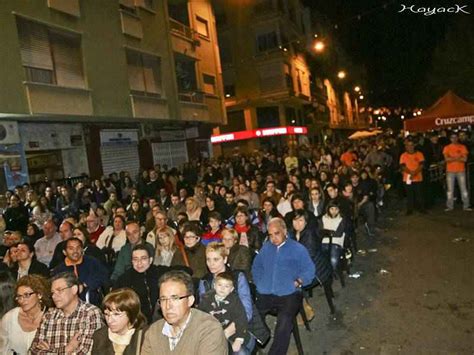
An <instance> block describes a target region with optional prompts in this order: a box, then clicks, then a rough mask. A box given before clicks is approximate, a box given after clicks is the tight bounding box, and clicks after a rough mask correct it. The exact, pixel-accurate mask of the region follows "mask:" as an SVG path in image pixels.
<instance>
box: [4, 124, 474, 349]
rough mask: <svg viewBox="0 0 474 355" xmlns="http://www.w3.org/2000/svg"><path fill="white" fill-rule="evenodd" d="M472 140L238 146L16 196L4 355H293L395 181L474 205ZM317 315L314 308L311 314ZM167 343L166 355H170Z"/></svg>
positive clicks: (374, 231)
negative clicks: (310, 298) (317, 300)
mask: <svg viewBox="0 0 474 355" xmlns="http://www.w3.org/2000/svg"><path fill="white" fill-rule="evenodd" d="M472 147H473V146H472V143H471V140H470V139H469V138H468V135H467V133H466V132H461V134H460V135H459V134H458V133H456V132H437V133H435V134H432V135H430V136H423V135H419V136H410V137H407V138H403V137H402V136H394V135H392V134H384V135H381V136H379V137H376V138H371V139H370V140H364V141H358V142H350V141H345V142H342V143H340V144H331V143H329V142H328V144H326V145H324V146H322V147H309V146H298V147H290V148H289V149H287V150H286V151H283V152H263V151H256V152H255V153H254V154H252V155H248V156H246V155H242V154H239V153H238V152H236V153H235V154H234V155H232V156H229V157H221V158H217V159H211V160H195V161H192V162H190V163H187V164H184V166H182V167H181V168H180V169H178V168H172V169H168V168H167V167H166V166H160V165H157V166H155V167H153V168H150V169H145V170H143V171H142V172H141V173H140V174H139V176H136V177H135V176H130V174H129V173H127V172H125V171H123V172H120V173H112V174H110V175H109V176H107V177H102V178H101V179H95V180H94V179H90V178H89V177H88V176H83V177H81V178H78V179H76V180H75V181H74V182H73V181H71V180H65V181H63V182H61V183H60V182H56V181H51V182H47V181H45V182H43V183H40V184H37V185H35V186H30V185H29V184H24V185H22V186H17V187H16V188H15V189H14V191H6V192H5V194H4V195H3V196H1V197H0V208H1V209H2V210H1V211H0V212H2V219H1V220H0V228H1V229H2V230H3V241H2V243H1V245H0V258H1V262H0V317H2V318H1V323H0V353H1V354H27V353H28V352H31V353H32V354H50V353H67V354H69V353H74V354H87V353H92V354H109V353H110V354H138V353H141V354H152V353H156V352H159V353H164V354H167V353H172V352H177V353H180V354H193V353H196V354H202V353H207V354H227V353H232V354H250V353H252V351H254V350H255V349H256V347H257V346H263V345H264V344H265V343H266V342H268V340H269V338H270V331H269V329H268V327H267V326H266V323H265V317H266V315H267V314H272V315H275V316H276V319H277V322H276V326H275V329H274V331H273V337H272V338H273V340H272V344H271V347H270V350H269V353H270V354H286V352H287V350H288V347H289V342H290V336H291V332H292V330H293V327H294V324H295V322H294V320H295V319H296V316H297V314H298V313H299V312H300V310H301V309H302V307H303V308H306V307H308V304H305V301H304V300H305V298H304V295H305V293H306V292H308V290H309V289H311V288H313V287H316V286H317V285H327V284H328V283H329V284H330V283H331V282H332V280H333V278H338V277H342V273H343V272H344V270H347V269H344V268H345V266H346V265H347V264H348V263H350V262H351V260H352V258H353V257H354V255H356V253H357V250H358V248H357V237H361V236H364V237H365V238H369V239H374V238H379V237H381V231H380V229H379V228H378V226H377V220H378V217H379V215H380V213H381V212H382V211H383V209H384V208H385V206H386V205H387V201H386V199H385V196H386V191H387V190H388V189H390V188H391V187H393V188H394V189H395V190H397V191H398V192H400V193H402V192H404V193H405V194H406V196H407V210H406V212H407V214H412V213H413V212H414V211H415V210H418V211H420V212H425V210H426V208H429V206H430V204H432V203H433V201H432V200H430V199H427V198H426V197H427V196H429V197H430V198H431V197H433V196H436V195H438V196H441V194H442V191H443V186H442V184H440V181H439V180H436V181H435V180H430V177H429V175H430V174H429V173H428V171H429V169H430V166H432V165H433V164H443V166H444V165H445V168H446V189H447V190H446V211H451V210H452V209H453V208H454V200H455V198H456V197H457V195H456V191H457V190H456V189H455V182H457V186H458V189H459V197H460V200H461V201H462V204H463V206H462V207H463V209H464V210H465V211H470V210H471V209H470V201H469V193H468V186H467V182H466V166H467V162H468V159H469V157H470V156H472V154H471V155H470V152H471V151H472ZM309 307H310V306H309ZM158 349H159V350H158Z"/></svg>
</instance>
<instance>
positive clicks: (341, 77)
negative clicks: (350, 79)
mask: <svg viewBox="0 0 474 355" xmlns="http://www.w3.org/2000/svg"><path fill="white" fill-rule="evenodd" d="M337 77H338V78H339V79H344V78H345V77H346V72H345V71H344V70H340V71H339V72H338V73H337Z"/></svg>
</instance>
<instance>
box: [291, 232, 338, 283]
mask: <svg viewBox="0 0 474 355" xmlns="http://www.w3.org/2000/svg"><path fill="white" fill-rule="evenodd" d="M290 237H291V238H292V239H295V240H296V235H295V233H294V232H293V233H290ZM321 240H322V237H321V235H320V233H319V231H318V228H317V225H313V227H311V226H310V225H307V226H306V228H305V229H303V231H302V232H301V233H300V240H299V242H300V243H301V244H302V245H303V246H304V247H305V248H306V249H307V250H308V253H309V256H310V257H311V260H313V262H314V266H315V269H316V278H317V279H318V281H319V283H321V284H323V283H326V282H327V281H329V280H330V279H331V277H332V267H331V263H330V260H329V257H328V256H327V255H326V254H324V253H323V251H322V249H321Z"/></svg>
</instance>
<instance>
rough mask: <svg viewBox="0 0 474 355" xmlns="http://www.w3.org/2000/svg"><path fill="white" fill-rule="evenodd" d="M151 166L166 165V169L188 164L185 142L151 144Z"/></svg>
mask: <svg viewBox="0 0 474 355" xmlns="http://www.w3.org/2000/svg"><path fill="white" fill-rule="evenodd" d="M151 147H152V151H153V164H160V165H161V166H163V165H165V164H166V165H167V166H168V168H173V167H178V166H180V165H181V164H183V163H186V162H188V148H187V146H186V141H175V142H163V143H153V144H152V146H151Z"/></svg>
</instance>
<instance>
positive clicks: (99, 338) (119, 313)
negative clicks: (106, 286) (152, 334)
mask: <svg viewBox="0 0 474 355" xmlns="http://www.w3.org/2000/svg"><path fill="white" fill-rule="evenodd" d="M102 304H103V308H104V315H105V321H106V322H107V326H105V327H102V328H100V329H98V330H97V331H96V332H95V333H94V345H93V347H92V354H97V355H122V354H123V355H136V354H139V353H140V348H141V345H142V341H143V332H144V330H145V325H146V319H145V316H144V315H143V313H142V311H141V306H140V298H139V297H138V295H137V294H136V293H135V291H133V290H132V289H130V288H119V289H117V290H114V291H112V292H110V293H109V294H107V296H105V298H104V301H103V302H102Z"/></svg>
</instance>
